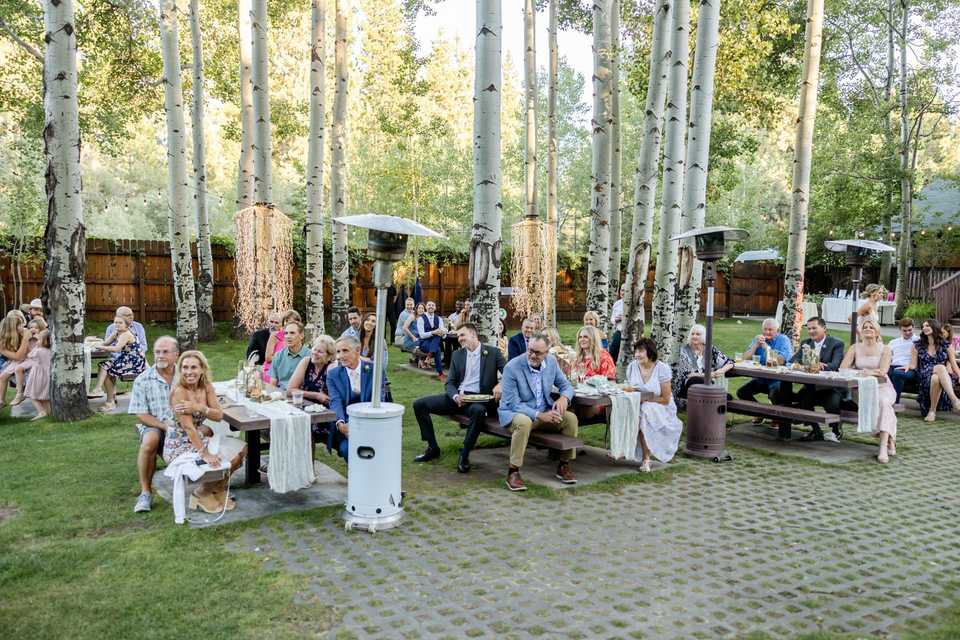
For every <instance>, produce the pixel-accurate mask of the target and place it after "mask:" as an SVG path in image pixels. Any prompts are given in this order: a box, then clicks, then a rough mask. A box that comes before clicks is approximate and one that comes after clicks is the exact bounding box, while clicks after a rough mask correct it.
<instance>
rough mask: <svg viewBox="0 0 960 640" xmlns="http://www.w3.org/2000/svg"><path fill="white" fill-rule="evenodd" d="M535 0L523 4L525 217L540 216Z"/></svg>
mask: <svg viewBox="0 0 960 640" xmlns="http://www.w3.org/2000/svg"><path fill="white" fill-rule="evenodd" d="M535 29H536V12H535V11H534V8H533V0H524V4H523V78H524V79H523V82H524V85H525V86H524V92H523V95H524V110H525V113H526V127H525V133H526V142H525V144H524V159H523V167H524V171H525V173H526V180H525V186H526V189H525V194H524V216H525V217H526V218H528V219H534V218H536V217H537V41H536V31H535Z"/></svg>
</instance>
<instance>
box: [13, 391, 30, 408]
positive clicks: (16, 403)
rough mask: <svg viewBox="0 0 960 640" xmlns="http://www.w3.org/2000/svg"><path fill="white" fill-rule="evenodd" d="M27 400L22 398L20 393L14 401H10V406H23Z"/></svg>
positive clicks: (14, 397)
mask: <svg viewBox="0 0 960 640" xmlns="http://www.w3.org/2000/svg"><path fill="white" fill-rule="evenodd" d="M26 399H27V398H26V397H25V396H22V395H20V394H19V393H18V394H17V395H15V396H13V400H11V401H10V406H11V407H15V406H17V405H18V404H21V403H22V402H23V401H24V400H26Z"/></svg>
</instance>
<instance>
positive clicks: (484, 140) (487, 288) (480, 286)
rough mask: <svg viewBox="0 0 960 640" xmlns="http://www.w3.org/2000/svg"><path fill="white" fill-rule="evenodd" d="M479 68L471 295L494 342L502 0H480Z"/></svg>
mask: <svg viewBox="0 0 960 640" xmlns="http://www.w3.org/2000/svg"><path fill="white" fill-rule="evenodd" d="M476 25H477V26H476V29H477V35H476V45H475V50H476V54H475V57H476V62H475V64H476V73H475V75H474V90H473V229H472V231H471V236H470V297H471V298H472V300H473V308H474V310H475V311H476V315H477V319H478V322H477V329H478V331H479V333H480V339H481V341H483V342H484V343H487V344H495V343H496V342H497V340H498V339H499V338H500V335H501V334H502V332H503V323H502V322H501V320H500V257H501V250H502V247H503V240H502V237H501V223H502V220H501V218H502V214H503V204H502V202H501V200H500V196H501V192H500V184H501V183H500V180H501V173H500V89H501V80H502V78H501V64H502V58H501V46H502V43H501V34H502V30H503V19H502V11H501V2H500V0H477V21H476Z"/></svg>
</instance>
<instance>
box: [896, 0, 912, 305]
mask: <svg viewBox="0 0 960 640" xmlns="http://www.w3.org/2000/svg"><path fill="white" fill-rule="evenodd" d="M900 14H901V15H900V33H899V34H898V37H899V40H900V246H899V247H898V251H897V288H896V289H895V291H896V292H897V298H896V299H897V308H896V311H895V315H896V317H897V318H902V317H903V313H904V311H906V308H907V277H908V276H909V274H910V263H911V256H910V254H911V253H912V251H913V244H912V240H913V229H912V223H913V220H912V218H913V175H912V172H911V169H910V164H911V163H910V103H909V102H908V101H907V98H908V93H907V83H908V82H909V80H910V77H909V76H908V75H907V47H908V43H907V27H908V26H909V24H910V3H909V1H908V0H900Z"/></svg>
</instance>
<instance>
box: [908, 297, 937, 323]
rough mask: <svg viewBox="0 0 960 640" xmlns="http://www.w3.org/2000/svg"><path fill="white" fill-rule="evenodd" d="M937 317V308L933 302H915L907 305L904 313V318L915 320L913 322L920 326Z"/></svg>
mask: <svg viewBox="0 0 960 640" xmlns="http://www.w3.org/2000/svg"><path fill="white" fill-rule="evenodd" d="M936 315H937V306H936V305H935V304H933V303H932V302H920V301H919V300H914V301H913V302H911V303H910V304H908V305H907V308H906V310H905V311H904V312H903V317H905V318H913V321H914V322H915V323H916V324H918V325H919V324H920V323H921V322H923V321H924V320H926V319H927V318H933V317H936Z"/></svg>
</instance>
